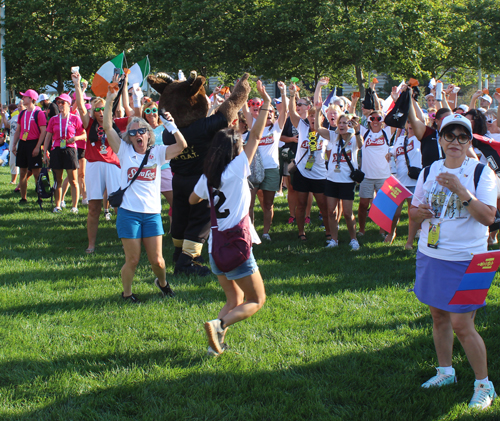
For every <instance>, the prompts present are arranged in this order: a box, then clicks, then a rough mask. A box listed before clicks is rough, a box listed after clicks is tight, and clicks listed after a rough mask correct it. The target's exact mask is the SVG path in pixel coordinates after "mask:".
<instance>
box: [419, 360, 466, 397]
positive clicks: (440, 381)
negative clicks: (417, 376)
mask: <svg viewBox="0 0 500 421" xmlns="http://www.w3.org/2000/svg"><path fill="white" fill-rule="evenodd" d="M436 370H437V374H436V375H435V376H434V377H431V378H430V379H429V380H427V381H426V382H425V383H423V384H422V387H423V388H424V389H429V388H430V387H441V386H446V385H449V384H454V383H456V382H457V376H455V369H454V368H452V369H451V370H452V373H451V374H444V370H443V369H441V368H436ZM471 402H472V401H471Z"/></svg>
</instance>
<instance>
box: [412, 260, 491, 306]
mask: <svg viewBox="0 0 500 421" xmlns="http://www.w3.org/2000/svg"><path fill="white" fill-rule="evenodd" d="M469 263H470V261H465V262H452V261H448V260H440V259H434V258H433V257H429V256H426V255H425V254H423V253H421V252H420V251H418V252H417V270H416V276H415V288H414V291H415V295H416V296H417V298H418V299H419V301H421V302H422V303H424V304H427V305H429V306H432V307H436V308H438V309H440V310H444V311H449V312H450V313H468V312H469V311H474V310H477V309H478V308H481V307H484V306H485V305H486V303H483V304H481V305H457V304H452V305H449V304H448V303H449V302H450V301H451V299H452V298H453V295H454V294H455V292H456V291H457V288H458V286H459V285H460V281H461V280H462V278H463V276H464V274H465V271H466V270H467V267H468V266H469Z"/></svg>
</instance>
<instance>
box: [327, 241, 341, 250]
mask: <svg viewBox="0 0 500 421" xmlns="http://www.w3.org/2000/svg"><path fill="white" fill-rule="evenodd" d="M338 245H339V242H338V241H337V240H334V239H333V238H332V239H331V240H330V241H328V244H327V245H326V247H325V248H327V249H331V248H333V247H337V246H338Z"/></svg>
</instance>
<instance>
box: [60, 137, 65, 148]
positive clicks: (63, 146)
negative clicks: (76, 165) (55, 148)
mask: <svg viewBox="0 0 500 421" xmlns="http://www.w3.org/2000/svg"><path fill="white" fill-rule="evenodd" d="M59 147H60V148H61V149H66V139H61V143H60V144H59Z"/></svg>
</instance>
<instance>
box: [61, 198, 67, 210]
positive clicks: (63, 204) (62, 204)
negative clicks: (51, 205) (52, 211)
mask: <svg viewBox="0 0 500 421" xmlns="http://www.w3.org/2000/svg"><path fill="white" fill-rule="evenodd" d="M65 207H66V202H65V201H64V200H63V201H61V208H65Z"/></svg>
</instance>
